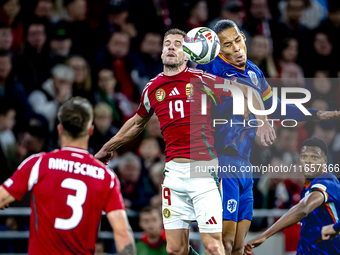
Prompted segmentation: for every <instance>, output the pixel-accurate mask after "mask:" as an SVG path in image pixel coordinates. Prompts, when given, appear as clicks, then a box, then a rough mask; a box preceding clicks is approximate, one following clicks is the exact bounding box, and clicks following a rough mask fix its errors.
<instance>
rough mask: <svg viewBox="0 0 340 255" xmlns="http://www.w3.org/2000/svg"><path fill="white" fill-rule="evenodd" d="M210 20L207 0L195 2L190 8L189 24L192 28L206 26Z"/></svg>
mask: <svg viewBox="0 0 340 255" xmlns="http://www.w3.org/2000/svg"><path fill="white" fill-rule="evenodd" d="M207 20H208V5H207V2H206V1H205V0H199V1H197V2H195V1H194V2H193V5H192V6H191V7H190V10H189V19H188V20H187V24H188V26H189V28H190V29H193V28H196V27H206V26H207Z"/></svg>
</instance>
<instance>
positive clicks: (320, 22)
mask: <svg viewBox="0 0 340 255" xmlns="http://www.w3.org/2000/svg"><path fill="white" fill-rule="evenodd" d="M220 19H231V20H233V21H234V22H235V23H236V24H237V25H238V26H240V27H241V30H242V31H243V32H244V34H245V35H246V37H247V41H246V43H247V46H248V49H249V52H248V58H249V60H251V61H252V62H254V63H255V64H256V65H257V66H259V68H260V69H261V70H262V71H263V73H264V74H265V76H266V78H267V81H268V83H269V84H270V85H271V86H272V87H278V88H280V87H303V88H307V89H308V90H310V92H311V95H312V99H311V100H310V102H308V105H306V106H308V107H310V108H314V109H319V110H336V109H340V86H339V78H340V67H339V65H338V64H337V60H338V59H339V57H340V52H339V49H338V48H337V47H336V45H339V43H340V37H339V33H340V3H339V1H337V0H328V1H327V0H270V1H269V0H243V1H242V0H209V1H205V0H192V1H191V0H184V1H180V0H171V1H170V0H169V1H167V0H143V1H138V0H35V1H20V0H1V1H0V162H1V169H0V182H1V183H2V182H3V181H5V180H6V179H7V178H8V177H9V176H11V175H12V174H13V172H14V171H15V169H16V168H17V167H18V165H19V164H20V163H21V162H22V161H23V160H24V159H25V158H27V157H28V156H30V155H32V154H35V153H38V152H41V151H52V150H54V149H57V148H59V146H60V141H59V140H58V134H57V130H56V125H57V121H56V114H57V111H58V108H59V106H60V105H61V104H62V103H63V102H65V100H67V99H68V98H70V97H72V96H82V97H85V98H87V99H88V100H89V102H90V103H91V104H92V105H93V107H94V114H95V117H94V126H95V131H94V134H93V136H92V137H91V138H90V142H89V150H90V152H91V153H92V154H95V153H96V152H97V151H98V150H99V149H100V148H101V147H102V145H103V144H104V143H105V142H106V141H108V140H109V139H110V138H111V137H112V136H113V135H115V134H116V133H117V132H118V130H119V128H120V127H121V126H122V124H123V123H124V122H125V121H126V120H128V119H129V118H130V117H131V116H132V115H133V114H134V113H135V111H136V109H137V107H138V104H139V100H140V96H141V93H142V91H143V88H144V86H145V85H146V83H147V82H148V81H149V80H150V79H151V78H153V77H154V76H156V75H157V74H158V73H160V72H162V70H163V66H162V61H161V58H160V55H161V51H162V40H163V34H164V32H165V31H166V30H167V29H169V28H171V27H177V28H180V29H183V30H184V31H189V30H190V29H191V28H195V27H200V26H208V27H211V28H212V27H213V26H214V24H216V22H217V21H218V20H220ZM193 66H194V65H193ZM312 78H314V79H312ZM275 123H276V124H275V128H276V132H277V139H276V141H275V143H274V145H273V146H271V147H263V146H262V145H261V143H260V142H258V141H257V142H256V145H255V146H256V148H254V149H253V150H252V152H253V154H252V156H251V163H252V164H253V165H261V164H262V165H268V164H270V165H295V164H297V162H298V157H299V155H298V150H299V146H300V144H301V143H302V141H303V140H305V139H306V138H308V137H311V136H315V137H318V138H320V139H322V140H323V141H324V142H325V143H326V144H327V146H328V149H329V155H328V160H329V163H331V164H340V125H339V123H337V122H333V121H326V122H317V121H310V122H301V123H299V124H298V126H297V127H295V128H292V127H291V128H283V127H281V126H280V125H279V124H277V123H280V122H275ZM164 147H165V146H164V141H163V138H162V134H161V132H160V128H159V122H158V119H157V117H156V116H153V117H152V119H151V120H150V122H149V123H148V125H147V128H146V130H145V131H144V133H143V134H142V135H141V136H139V137H138V138H136V139H135V140H134V141H132V142H130V143H129V144H127V145H125V146H123V147H121V148H119V150H118V151H117V152H116V154H117V155H116V157H115V158H114V159H113V160H112V161H111V162H110V164H109V167H110V168H112V169H114V170H115V172H116V173H117V175H118V176H119V179H120V182H121V187H122V194H123V197H124V203H125V206H126V208H128V209H131V210H133V211H136V212H140V211H141V210H143V215H144V218H143V219H141V220H140V221H139V219H138V218H131V219H130V220H131V225H132V227H133V229H134V230H135V231H141V229H142V230H144V231H145V232H146V233H148V231H149V232H151V234H149V235H151V236H152V235H153V234H154V235H155V236H156V239H157V238H159V240H160V241H159V243H158V244H159V245H158V246H160V247H161V246H162V245H164V236H163V235H164V233H163V232H162V231H161V230H157V229H160V228H161V227H160V226H158V225H159V224H158V223H159V219H161V218H159V219H158V218H157V214H156V216H155V215H153V214H154V213H153V209H152V208H150V207H146V206H150V205H151V206H153V207H156V208H160V207H161V183H162V181H163V168H164V162H165V156H164ZM255 177H257V178H255V179H254V182H255V185H254V196H255V204H254V207H255V208H267V209H272V208H280V209H284V208H290V207H291V206H293V205H294V204H296V203H297V202H298V201H299V199H300V193H301V189H302V187H303V176H302V175H301V178H298V177H296V176H294V178H289V176H287V178H286V179H284V178H276V177H271V174H256V175H255ZM16 206H25V207H27V206H29V196H27V197H26V198H25V199H24V200H23V201H21V202H16ZM145 207H146V208H145ZM153 216H154V217H155V218H157V220H155V221H157V224H158V225H156V233H152V231H155V230H154V229H153V228H151V230H150V229H149V230H148V227H149V226H147V224H145V223H143V220H144V221H146V220H145V218H147V217H153ZM21 221H22V220H21V219H16V218H13V217H9V218H4V217H2V218H1V219H0V223H1V224H2V225H1V226H0V229H3V230H23V229H27V222H21ZM155 224H156V223H155ZM102 226H103V228H104V229H105V227H108V224H105V223H103V225H102ZM266 226H267V225H266V220H265V219H254V221H253V223H252V226H251V230H253V231H256V230H260V229H262V228H264V227H266ZM296 232H297V234H298V230H297V231H296ZM291 236H292V235H291ZM149 238H150V237H149ZM153 238H154V240H155V237H153ZM148 240H149V239H148V238H147V237H145V236H144V238H142V241H141V242H144V246H143V245H141V244H140V247H144V249H147V248H148V247H151V248H152V247H153V246H152V245H151V244H150V243H149V242H148ZM15 242H16V241H11V242H5V243H4V242H3V241H1V243H2V245H0V252H22V251H25V249H27V247H25V244H22V242H23V241H20V240H19V241H17V242H21V244H20V245H18V244H15ZM98 246H99V248H98V250H103V249H104V248H103V246H104V242H103V241H102V240H98ZM137 246H138V245H137ZM158 246H157V247H158ZM153 248H154V247H153ZM158 248H159V247H158ZM287 249H288V250H289V248H287ZM98 254H104V253H98ZM150 254H151V253H150ZM157 254H161V253H157Z"/></svg>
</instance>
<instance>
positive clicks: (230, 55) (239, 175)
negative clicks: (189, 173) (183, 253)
mask: <svg viewBox="0 0 340 255" xmlns="http://www.w3.org/2000/svg"><path fill="white" fill-rule="evenodd" d="M214 31H215V32H216V34H217V35H218V37H219V39H220V43H221V50H220V54H219V55H218V56H217V57H216V58H215V59H214V60H213V61H212V62H210V63H208V64H205V65H198V66H197V67H196V68H197V69H201V70H204V71H206V72H208V73H211V74H214V75H217V76H220V77H223V78H227V79H232V80H235V81H237V82H238V83H241V84H245V85H247V86H249V87H250V88H253V89H254V90H256V91H257V92H258V95H259V96H261V98H262V100H263V103H264V108H265V109H266V110H268V109H271V107H272V104H273V100H274V98H273V94H272V89H271V87H270V85H269V84H268V83H267V81H266V79H265V77H264V75H263V73H262V71H261V70H260V69H259V68H258V67H257V66H256V65H255V64H254V63H252V62H251V61H249V60H248V59H247V47H246V44H245V41H246V37H245V36H244V34H243V33H242V32H241V31H240V30H239V28H238V27H237V25H236V24H235V23H234V22H233V21H231V20H221V21H219V22H218V23H217V24H216V25H215V27H214ZM275 99H277V108H276V110H275V111H274V112H273V113H272V114H271V115H270V116H271V117H272V118H273V119H278V120H282V119H293V120H296V121H305V120H310V119H320V120H328V119H339V118H340V117H339V116H340V112H337V111H318V110H314V109H308V111H309V112H310V113H311V114H312V115H311V116H307V115H305V114H304V113H302V112H301V110H300V109H299V108H298V107H297V106H295V105H287V106H286V107H287V109H286V110H287V115H281V101H280V99H279V98H275ZM221 100H222V106H220V105H217V110H216V112H217V116H215V118H216V119H227V120H229V122H228V123H227V124H224V125H218V126H216V127H215V130H216V138H215V149H216V151H217V154H218V160H219V163H220V165H221V167H222V166H235V167H237V171H236V172H233V173H228V172H227V173H224V174H223V175H221V177H222V179H221V180H220V183H221V184H220V187H221V193H222V197H223V243H224V246H225V249H226V251H227V254H233V255H236V254H242V253H243V246H244V239H245V236H246V235H247V232H248V229H249V227H250V223H251V220H252V216H253V191H252V187H253V180H252V172H251V171H249V172H241V171H240V168H241V167H248V168H250V169H251V164H250V162H249V157H250V153H251V149H252V145H253V141H254V140H255V135H256V133H255V132H258V131H256V125H253V124H252V125H253V126H252V125H251V124H249V125H233V126H232V127H231V126H230V122H231V120H232V121H233V122H234V123H243V121H245V119H244V117H243V116H240V115H233V114H232V107H233V98H230V97H229V98H228V97H225V96H221ZM255 119H258V118H257V116H254V115H253V114H251V115H250V116H249V120H252V121H253V120H255ZM249 123H250V122H249ZM253 123H254V122H253ZM255 123H256V122H255ZM258 125H260V124H258ZM264 125H268V124H267V123H264ZM254 126H255V127H254ZM269 135H272V134H269ZM261 142H262V144H264V143H263V141H262V140H261ZM264 145H265V144H264Z"/></svg>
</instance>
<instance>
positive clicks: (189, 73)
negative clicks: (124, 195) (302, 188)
mask: <svg viewBox="0 0 340 255" xmlns="http://www.w3.org/2000/svg"><path fill="white" fill-rule="evenodd" d="M184 36H185V33H184V32H183V31H181V30H179V29H170V30H169V31H168V32H167V33H166V34H165V37H164V42H163V51H162V60H163V65H164V72H162V73H160V74H159V75H158V76H156V77H155V78H153V79H151V80H150V82H149V83H148V84H147V85H146V86H145V88H144V91H143V94H142V98H141V104H140V106H139V108H138V110H137V113H136V114H135V116H134V117H132V118H131V119H130V120H128V121H127V122H126V123H125V124H124V125H123V127H122V128H121V129H120V131H119V132H118V134H117V135H116V136H114V137H113V138H111V140H110V141H108V142H107V143H106V144H105V145H104V146H103V148H102V149H101V150H100V151H99V152H98V153H97V154H96V156H95V157H96V158H98V159H100V160H101V161H103V162H105V163H107V162H108V160H109V159H111V158H112V156H113V151H114V150H115V149H117V148H118V147H120V146H122V145H123V144H125V143H127V142H129V141H130V140H132V139H133V138H135V137H136V136H138V135H139V134H140V133H141V132H142V131H143V129H144V127H145V125H146V123H147V122H148V121H149V119H150V118H151V116H152V115H153V113H156V115H157V117H158V119H159V121H160V125H161V130H162V134H163V136H164V141H165V144H166V150H165V154H166V165H165V170H164V175H165V179H164V183H163V185H162V188H163V191H162V210H163V221H164V228H165V233H166V239H167V252H168V254H170V255H172V254H176V255H187V254H197V253H196V252H195V251H194V250H193V249H192V248H191V247H189V229H190V224H191V221H193V220H196V221H197V222H198V226H199V231H200V234H201V238H202V241H203V244H204V247H205V252H206V254H209V255H210V254H224V249H223V245H222V234H221V232H222V204H221V197H220V194H219V191H218V186H217V185H216V178H214V177H216V175H215V176H211V174H210V173H205V175H204V173H203V174H202V175H200V174H198V175H195V174H197V169H198V168H201V167H202V166H203V167H215V169H216V167H217V166H218V160H217V157H216V152H215V150H214V148H213V144H214V139H213V136H212V132H213V128H212V119H211V116H210V109H211V108H210V107H211V105H210V104H207V109H206V111H207V114H201V108H202V106H201V102H202V101H201V96H202V94H205V93H207V91H208V92H209V93H208V94H211V92H210V91H213V90H214V84H224V83H225V80H223V79H222V78H219V77H217V76H214V75H211V74H205V73H203V71H200V70H196V69H191V68H187V67H186V63H187V59H186V58H185V55H184V52H183V38H184ZM197 81H198V82H197ZM233 84H234V85H237V84H236V83H234V82H233ZM237 86H241V85H237ZM219 93H226V94H227V95H228V93H229V96H230V92H229V91H223V92H222V91H219ZM244 93H245V92H244ZM215 94H217V93H215ZM245 94H246V93H245ZM253 95H256V94H255V93H253ZM255 101H256V100H255ZM256 102H257V104H258V105H257V106H258V107H256V105H255V108H257V109H260V107H262V109H263V104H262V105H261V103H262V102H261V99H259V100H257V101H256ZM260 130H261V131H260V132H261V134H263V136H262V138H263V139H264V140H266V142H267V143H271V141H272V140H273V139H274V136H273V133H272V132H273V130H272V129H271V128H268V126H266V125H265V127H262V128H260ZM264 137H265V138H264ZM202 172H204V171H202ZM194 176H196V177H206V178H190V177H194Z"/></svg>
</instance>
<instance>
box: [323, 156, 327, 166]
mask: <svg viewBox="0 0 340 255" xmlns="http://www.w3.org/2000/svg"><path fill="white" fill-rule="evenodd" d="M323 163H324V164H327V155H325V156H324V157H323Z"/></svg>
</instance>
